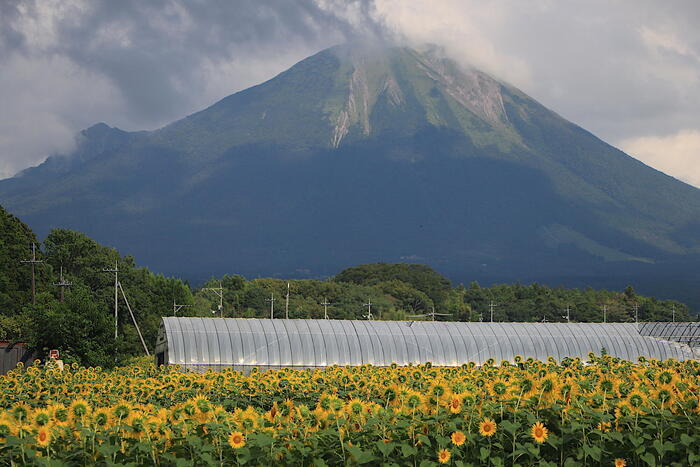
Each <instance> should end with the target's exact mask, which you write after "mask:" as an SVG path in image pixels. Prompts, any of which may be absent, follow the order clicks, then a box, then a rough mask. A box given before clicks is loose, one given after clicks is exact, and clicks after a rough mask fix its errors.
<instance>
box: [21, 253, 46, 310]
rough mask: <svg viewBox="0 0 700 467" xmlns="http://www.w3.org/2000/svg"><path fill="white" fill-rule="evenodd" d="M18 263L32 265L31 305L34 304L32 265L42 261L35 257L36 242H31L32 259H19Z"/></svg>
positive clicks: (34, 287)
mask: <svg viewBox="0 0 700 467" xmlns="http://www.w3.org/2000/svg"><path fill="white" fill-rule="evenodd" d="M20 263H24V264H31V265H32V305H36V279H35V273H34V265H35V264H39V263H43V261H41V260H38V259H36V244H35V243H32V259H25V260H22V261H20Z"/></svg>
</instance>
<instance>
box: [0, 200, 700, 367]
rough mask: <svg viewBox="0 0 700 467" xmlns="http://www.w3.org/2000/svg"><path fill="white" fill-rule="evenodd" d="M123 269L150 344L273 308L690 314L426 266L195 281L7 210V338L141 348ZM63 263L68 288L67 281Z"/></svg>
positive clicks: (292, 313) (0, 321) (114, 353)
mask: <svg viewBox="0 0 700 467" xmlns="http://www.w3.org/2000/svg"><path fill="white" fill-rule="evenodd" d="M32 244H36V245H37V247H38V250H37V258H38V260H40V261H42V262H41V263H37V264H35V273H36V277H35V280H36V290H37V292H36V297H35V298H36V304H33V297H32V291H31V268H30V266H29V264H28V263H22V262H21V261H22V260H26V259H28V258H31V255H32ZM115 266H116V267H117V269H118V270H119V273H118V274H119V282H120V283H121V284H122V286H123V289H124V291H125V293H126V295H127V298H128V300H129V304H130V305H131V307H132V309H133V312H134V315H135V319H136V321H137V323H138V325H139V327H140V329H141V331H142V333H143V335H144V339H145V341H146V343H147V345H148V346H149V347H150V348H151V350H152V348H153V345H154V343H155V340H156V335H157V332H158V327H159V325H160V320H161V317H163V316H172V315H173V314H176V313H177V315H178V316H208V317H212V316H216V317H218V316H224V317H248V318H253V317H257V318H266V317H268V318H269V317H270V314H271V311H273V310H272V308H273V307H274V317H275V318H284V317H285V316H289V318H316V319H322V318H324V317H325V316H326V314H327V315H328V317H329V318H332V319H367V318H368V314H369V313H370V312H371V315H372V319H383V320H406V319H408V320H419V319H437V320H446V321H482V320H483V321H489V320H490V319H491V310H493V320H494V321H529V322H538V321H547V322H555V321H559V322H562V321H566V309H567V308H568V310H569V319H570V320H571V321H578V322H601V321H603V318H604V316H603V314H604V313H605V319H606V320H607V321H608V322H630V321H634V320H635V315H636V316H638V319H639V320H640V321H670V320H672V319H675V320H677V321H687V320H690V314H689V310H688V307H687V306H686V305H684V304H683V303H680V302H678V301H675V300H659V299H656V298H654V297H644V296H640V295H638V294H637V293H636V292H635V291H634V289H633V288H632V287H628V288H627V289H625V290H624V291H619V292H618V291H608V290H594V289H591V288H588V289H567V288H563V287H557V288H552V287H547V286H545V285H541V284H536V283H534V284H529V285H524V284H500V285H494V286H491V287H481V286H480V285H479V284H477V283H476V282H472V283H471V284H469V285H468V286H464V285H461V284H460V285H458V286H456V287H453V285H452V284H451V282H450V281H449V280H448V279H447V278H445V277H443V276H442V275H440V274H439V273H437V272H436V271H434V270H433V269H431V268H430V267H428V266H425V265H419V264H388V263H375V264H367V265H361V266H355V267H351V268H348V269H345V270H344V271H341V272H340V273H338V274H337V275H336V276H335V277H331V278H328V279H324V280H320V279H319V280H281V279H270V278H264V279H253V280H247V279H246V278H244V277H243V276H241V275H224V276H223V277H220V278H211V279H210V280H208V281H206V282H205V283H204V284H202V286H201V287H191V286H190V285H189V284H188V283H187V282H184V281H182V280H180V279H178V278H174V277H165V276H163V275H162V274H154V273H153V272H151V271H150V270H149V269H148V268H145V267H139V266H137V264H136V262H135V260H134V258H133V257H131V256H128V255H127V256H122V255H120V253H119V252H118V251H117V250H116V249H114V248H110V247H106V246H104V245H100V244H99V243H98V242H96V241H95V240H93V239H91V238H89V237H88V236H87V235H85V234H82V233H80V232H76V231H72V230H67V229H53V230H52V231H51V232H50V233H49V234H48V236H47V237H46V238H45V239H44V241H43V242H41V243H40V242H39V239H38V238H37V237H36V235H35V234H34V233H33V232H32V231H31V229H30V228H29V227H28V226H27V225H26V224H24V223H22V222H21V221H20V220H19V219H17V218H16V217H15V216H13V215H11V214H10V213H8V212H7V211H5V210H4V209H2V207H0V340H13V341H20V340H22V341H27V342H29V344H30V345H31V346H32V347H33V348H35V349H37V350H39V351H40V352H41V351H45V350H47V349H51V348H57V349H60V350H61V351H62V358H63V359H64V360H66V361H68V362H72V361H76V362H79V363H81V364H85V365H100V366H103V367H109V366H113V365H115V364H119V363H121V362H123V361H124V360H125V359H127V358H129V357H131V356H134V355H140V354H142V353H143V349H142V347H141V343H140V340H139V337H138V335H137V332H136V328H135V327H134V325H133V324H132V322H131V318H130V316H129V314H128V311H127V309H126V307H125V305H124V301H123V298H122V297H121V292H120V296H119V303H120V305H119V310H118V322H117V329H116V330H117V338H116V339H115V337H114V333H115V322H114V315H113V309H114V292H115V290H114V282H115V275H114V272H110V271H105V270H110V269H115ZM61 270H62V271H63V279H64V280H63V282H64V283H70V284H71V285H70V286H65V287H61V286H60V285H58V284H59V283H60V282H61V280H60V272H61ZM61 289H63V294H61ZM219 289H220V290H219ZM218 292H220V293H221V297H219V294H218ZM287 294H289V295H288V296H287ZM370 304H371V305H370ZM174 305H187V306H184V307H180V308H179V309H177V310H176V309H175V308H174ZM220 305H221V308H220ZM603 310H605V312H604V311H603Z"/></svg>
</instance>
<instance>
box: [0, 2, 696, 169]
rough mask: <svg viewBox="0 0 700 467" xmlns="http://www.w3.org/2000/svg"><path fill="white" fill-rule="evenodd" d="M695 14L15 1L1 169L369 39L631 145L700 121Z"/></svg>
mask: <svg viewBox="0 0 700 467" xmlns="http://www.w3.org/2000/svg"><path fill="white" fill-rule="evenodd" d="M697 24H700V2H695V1H693V0H688V1H676V2H672V3H671V2H655V1H647V0H641V1H640V0H626V1H618V2H608V1H603V0H591V1H587V2H561V1H552V0H540V1H532V2H522V1H517V0H500V1H494V2H480V1H479V2H477V1H464V0H441V1H440V2H432V1H428V0H425V1H423V2H419V1H416V2H404V1H401V0H357V1H350V2H345V1H341V0H302V1H296V2H289V1H284V0H267V1H261V0H257V1H255V0H247V1H244V0H241V1H236V2H229V1H223V0H221V1H196V0H191V1H185V0H154V1H149V2H143V1H137V0H123V1H119V2H113V1H109V0H101V1H97V0H94V1H89V0H65V1H62V2H48V1H42V0H35V1H19V0H15V1H13V0H9V1H8V0H6V1H4V2H2V3H0V61H1V63H2V67H1V68H0V101H1V102H2V103H3V108H4V110H5V111H4V112H3V113H2V114H0V176H9V175H11V174H12V173H14V172H16V171H17V170H19V169H22V168H24V167H27V166H29V165H34V164H36V163H38V162H40V161H41V160H42V159H43V158H44V157H45V156H46V155H47V154H49V153H51V152H53V151H62V150H67V148H69V147H70V143H71V141H72V138H73V135H74V134H75V133H76V132H77V131H79V130H80V129H81V128H84V127H86V126H89V125H91V124H92V123H95V122H97V121H105V122H107V123H108V124H110V125H116V126H119V127H122V128H124V129H129V130H131V129H144V128H156V127H158V126H161V125H163V124H165V123H168V122H170V121H172V120H175V119H177V118H180V117H182V116H184V115H187V114H188V113H191V112H194V111H196V110H199V109H201V108H203V107H205V106H207V105H209V104H211V103H212V102H214V101H216V100H218V99H220V98H222V97H224V96H226V95H228V94H230V93H232V92H235V91H237V90H240V89H243V88H245V87H248V86H250V85H253V84H257V83H258V82H260V81H263V80H265V79H268V78H270V77H272V76H274V75H275V74H277V73H278V72H280V71H283V70H284V69H285V68H287V67H289V66H290V65H292V64H293V63H295V62H296V61H298V60H300V59H302V58H304V57H305V56H308V55H310V54H312V53H314V52H316V51H318V50H320V49H322V48H325V47H328V46H331V45H334V44H337V43H339V42H343V41H347V40H353V39H357V38H364V39H366V38H371V39H387V38H389V39H391V40H398V41H401V42H406V43H409V44H418V43H423V42H433V43H437V44H440V45H442V46H444V47H445V48H446V50H447V51H448V52H449V53H450V54H451V55H453V56H454V57H455V58H457V59H459V60H461V61H463V62H469V63H472V64H474V65H475V66H477V67H480V68H483V69H485V70H486V71H488V72H490V73H492V74H494V75H495V76H497V77H500V78H503V79H505V80H507V81H509V82H511V83H512V84H514V85H515V86H518V87H520V88H521V89H522V90H524V91H525V92H527V93H528V94H530V95H532V96H533V97H535V98H537V99H538V100H540V101H541V102H542V103H543V104H545V105H547V106H548V107H550V108H552V109H553V110H555V111H557V112H559V113H560V114H562V115H563V116H565V117H567V118H569V119H570V120H572V121H574V122H576V123H578V124H580V125H582V126H583V127H584V128H587V129H589V130H591V131H592V132H594V133H595V134H597V135H599V136H600V137H602V138H603V139H605V140H607V141H609V142H611V143H613V144H622V143H623V142H626V143H627V144H626V147H627V148H630V150H631V148H634V147H638V146H635V145H632V144H629V141H632V140H635V139H639V138H644V137H649V138H657V139H658V138H661V139H660V140H659V141H664V138H672V137H673V136H674V135H676V134H681V133H682V134H686V133H687V132H689V131H690V132H692V131H698V130H700V32H699V31H698V28H697ZM683 132H685V133H683ZM640 141H641V140H640ZM655 141H656V140H655ZM673 141H676V140H673ZM676 146H678V145H676ZM656 147H660V148H662V147H663V146H662V145H656ZM684 154H685V156H683V157H688V152H687V151H685V152H684ZM664 157H665V159H666V160H668V158H669V157H672V156H670V155H668V154H665V155H664ZM678 157H681V156H680V155H679V156H678ZM645 159H646V160H648V161H651V160H655V158H654V157H652V156H651V155H648V154H647V155H645ZM656 160H658V158H656ZM668 167H671V168H672V167H675V165H674V164H668ZM668 170H672V169H668ZM671 174H672V175H673V173H672V172H671ZM685 179H686V180H695V179H696V178H693V177H685Z"/></svg>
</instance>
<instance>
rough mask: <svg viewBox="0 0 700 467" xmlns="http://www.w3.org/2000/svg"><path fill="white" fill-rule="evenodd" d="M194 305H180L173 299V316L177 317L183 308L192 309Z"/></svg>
mask: <svg viewBox="0 0 700 467" xmlns="http://www.w3.org/2000/svg"><path fill="white" fill-rule="evenodd" d="M191 306H192V305H178V304H177V303H175V299H174V298H173V316H177V312H178V311H180V310H181V309H183V308H188V307H191Z"/></svg>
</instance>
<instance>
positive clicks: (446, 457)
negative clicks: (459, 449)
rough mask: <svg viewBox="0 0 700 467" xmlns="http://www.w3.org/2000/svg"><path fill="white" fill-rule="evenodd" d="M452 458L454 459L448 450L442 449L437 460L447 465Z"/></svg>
mask: <svg viewBox="0 0 700 467" xmlns="http://www.w3.org/2000/svg"><path fill="white" fill-rule="evenodd" d="M450 457H452V454H451V453H450V451H448V450H447V449H440V450H439V451H438V456H437V458H438V462H439V463H441V464H447V463H448V462H450Z"/></svg>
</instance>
